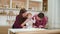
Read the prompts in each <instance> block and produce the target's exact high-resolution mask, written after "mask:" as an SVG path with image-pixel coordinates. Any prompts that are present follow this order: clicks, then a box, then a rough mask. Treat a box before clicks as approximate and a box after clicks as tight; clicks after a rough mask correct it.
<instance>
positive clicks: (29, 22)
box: [26, 19, 35, 28]
mask: <svg viewBox="0 0 60 34" xmlns="http://www.w3.org/2000/svg"><path fill="white" fill-rule="evenodd" d="M33 23H35V21H34V20H32V19H29V21H28V22H27V23H26V28H33Z"/></svg>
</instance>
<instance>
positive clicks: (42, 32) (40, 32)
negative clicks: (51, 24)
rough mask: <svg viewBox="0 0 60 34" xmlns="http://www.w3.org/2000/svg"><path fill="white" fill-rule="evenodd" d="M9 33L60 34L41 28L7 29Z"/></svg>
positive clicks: (59, 33)
mask: <svg viewBox="0 0 60 34" xmlns="http://www.w3.org/2000/svg"><path fill="white" fill-rule="evenodd" d="M10 32H12V33H15V34H60V30H47V29H41V28H30V29H9V30H8V34H10Z"/></svg>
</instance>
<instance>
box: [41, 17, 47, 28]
mask: <svg viewBox="0 0 60 34" xmlns="http://www.w3.org/2000/svg"><path fill="white" fill-rule="evenodd" d="M47 21H48V18H47V17H45V19H44V20H43V23H42V26H43V27H45V26H46V24H47Z"/></svg>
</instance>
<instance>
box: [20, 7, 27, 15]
mask: <svg viewBox="0 0 60 34" xmlns="http://www.w3.org/2000/svg"><path fill="white" fill-rule="evenodd" d="M25 12H27V10H26V9H25V8H22V9H21V10H20V12H19V15H22V14H23V13H25Z"/></svg>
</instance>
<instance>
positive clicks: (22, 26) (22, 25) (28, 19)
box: [21, 19, 29, 27]
mask: <svg viewBox="0 0 60 34" xmlns="http://www.w3.org/2000/svg"><path fill="white" fill-rule="evenodd" d="M28 21H29V19H26V20H25V21H24V22H23V23H22V24H21V26H22V27H24V25H25V24H26V23H27V22H28Z"/></svg>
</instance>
